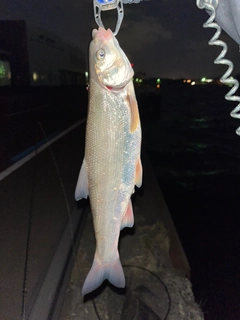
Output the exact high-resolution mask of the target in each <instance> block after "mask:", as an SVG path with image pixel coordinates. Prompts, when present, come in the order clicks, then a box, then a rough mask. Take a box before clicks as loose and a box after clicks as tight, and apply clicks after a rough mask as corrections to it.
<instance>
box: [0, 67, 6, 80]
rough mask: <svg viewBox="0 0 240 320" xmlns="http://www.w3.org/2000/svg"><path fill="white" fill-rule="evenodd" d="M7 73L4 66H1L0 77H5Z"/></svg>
mask: <svg viewBox="0 0 240 320" xmlns="http://www.w3.org/2000/svg"><path fill="white" fill-rule="evenodd" d="M5 73H6V70H5V67H4V64H2V65H0V77H4V76H5Z"/></svg>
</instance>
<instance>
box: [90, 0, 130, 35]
mask: <svg viewBox="0 0 240 320" xmlns="http://www.w3.org/2000/svg"><path fill="white" fill-rule="evenodd" d="M93 9H94V17H95V21H96V23H97V25H98V26H99V27H102V28H104V29H105V27H104V25H103V23H102V19H101V12H102V11H107V10H113V9H117V12H118V18H117V23H116V28H115V31H114V32H113V34H114V36H116V35H117V34H118V31H119V29H120V27H121V24H122V20H123V16H124V10H123V3H122V0H93Z"/></svg>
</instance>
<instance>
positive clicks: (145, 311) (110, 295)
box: [59, 156, 203, 320]
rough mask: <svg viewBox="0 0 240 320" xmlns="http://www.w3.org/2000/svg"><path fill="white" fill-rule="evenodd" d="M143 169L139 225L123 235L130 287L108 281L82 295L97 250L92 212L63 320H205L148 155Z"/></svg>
mask: <svg viewBox="0 0 240 320" xmlns="http://www.w3.org/2000/svg"><path fill="white" fill-rule="evenodd" d="M143 168H144V177H143V181H144V183H143V187H142V189H140V190H138V191H136V193H135V195H134V196H133V211H134V217H135V226H134V228H125V229H124V230H123V231H122V232H121V237H120V245H119V251H120V259H121V262H122V264H123V268H124V273H125V276H126V288H124V289H117V288H115V287H113V286H111V285H110V284H109V283H108V282H107V281H105V282H104V283H103V285H102V286H101V287H100V288H99V289H97V290H96V291H94V292H93V293H90V294H89V295H87V296H85V297H83V296H82V295H81V288H82V285H83V282H84V280H85V277H86V275H87V273H88V271H89V269H90V267H91V264H92V260H93V256H94V252H95V239H94V231H93V226H92V217H91V214H90V209H89V215H88V220H87V224H86V227H85V229H84V232H83V236H82V239H81V242H80V247H79V250H78V254H77V257H76V261H75V266H74V269H73V273H72V277H71V282H70V284H69V288H68V291H67V295H66V299H65V303H64V306H63V309H62V314H61V316H60V318H59V319H60V320H75V319H93V320H94V319H114V320H115V319H116V320H118V319H119V320H120V319H121V320H123V319H139V320H140V319H172V320H176V319H179V320H181V319H184V320H187V319H196V320H197V319H203V316H202V313H201V310H200V308H199V306H198V305H197V304H196V303H195V302H194V296H193V293H192V290H191V283H190V281H189V278H188V276H189V274H190V268H189V265H188V262H187V259H186V256H185V254H184V251H183V249H182V246H181V243H180V241H179V238H178V235H177V233H176V230H175V227H174V225H173V222H172V220H171V216H170V214H169V211H168V208H167V206H166V203H165V201H164V199H163V196H162V193H161V190H160V189H159V186H158V183H157V180H156V178H155V176H154V174H153V171H152V168H151V164H150V163H149V161H148V159H147V157H146V156H144V157H143Z"/></svg>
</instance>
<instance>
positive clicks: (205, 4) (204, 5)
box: [196, 0, 240, 135]
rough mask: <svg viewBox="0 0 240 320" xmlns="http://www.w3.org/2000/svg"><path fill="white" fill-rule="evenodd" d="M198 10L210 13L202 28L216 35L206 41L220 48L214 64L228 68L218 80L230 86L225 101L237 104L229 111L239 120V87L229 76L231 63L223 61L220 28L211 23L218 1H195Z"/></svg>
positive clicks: (238, 131)
mask: <svg viewBox="0 0 240 320" xmlns="http://www.w3.org/2000/svg"><path fill="white" fill-rule="evenodd" d="M196 4H197V6H198V8H199V9H205V10H207V11H208V12H209V13H211V15H210V18H209V19H208V20H207V21H206V22H205V23H204V24H203V27H204V28H213V29H216V33H215V34H214V35H213V37H212V38H211V39H210V40H209V41H208V44H209V45H211V46H212V45H215V46H220V47H222V51H221V52H220V54H219V55H218V56H217V58H216V59H215V60H214V63H215V64H222V65H226V66H228V69H227V71H226V72H225V73H224V75H223V76H222V77H221V78H220V81H221V82H222V83H223V84H226V85H228V86H232V88H231V89H230V90H229V92H228V93H227V94H226V95H225V99H226V100H228V101H237V102H239V103H238V105H237V106H236V107H235V108H234V109H233V110H232V111H231V113H230V115H231V117H233V118H237V119H240V113H239V111H240V97H239V96H237V95H234V94H235V92H236V91H237V89H238V87H239V82H238V80H236V79H234V78H233V77H232V76H230V75H231V73H232V71H233V68H234V66H233V63H232V61H231V60H229V59H224V57H225V56H226V54H227V51H228V47H227V44H226V43H225V42H224V41H222V40H219V37H220V35H221V31H222V29H221V27H220V26H219V24H218V23H217V22H213V21H214V20H215V18H216V9H217V7H218V0H197V2H196ZM236 134H237V135H240V127H238V128H237V130H236Z"/></svg>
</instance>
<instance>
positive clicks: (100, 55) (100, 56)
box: [96, 49, 105, 61]
mask: <svg viewBox="0 0 240 320" xmlns="http://www.w3.org/2000/svg"><path fill="white" fill-rule="evenodd" d="M96 58H97V59H98V60H100V61H102V60H103V59H104V58H105V51H104V50H103V49H99V50H98V51H97V52H96Z"/></svg>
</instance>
